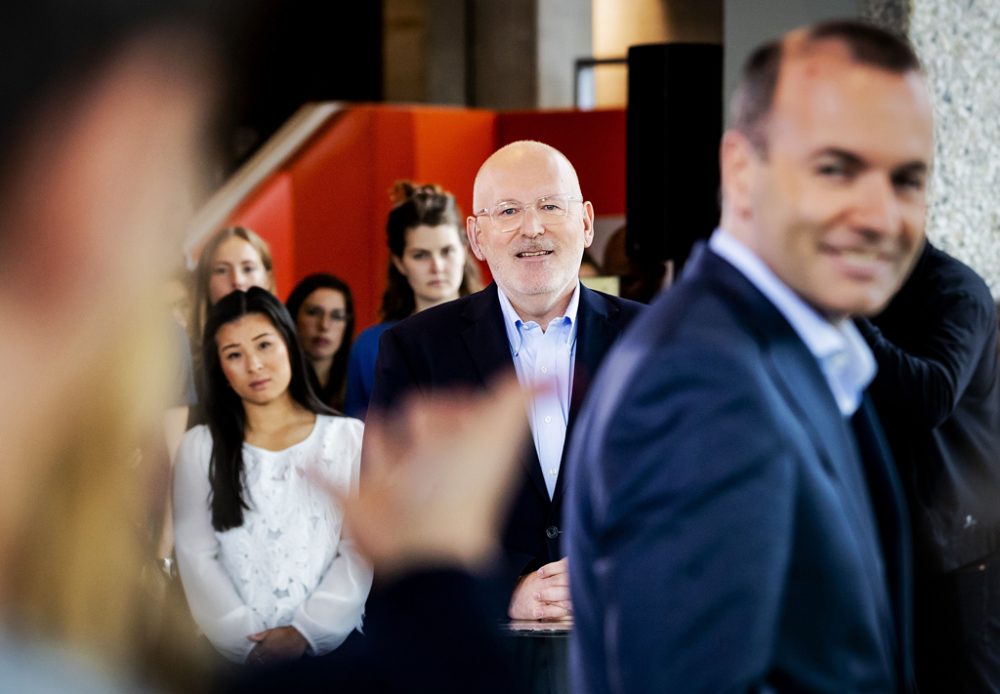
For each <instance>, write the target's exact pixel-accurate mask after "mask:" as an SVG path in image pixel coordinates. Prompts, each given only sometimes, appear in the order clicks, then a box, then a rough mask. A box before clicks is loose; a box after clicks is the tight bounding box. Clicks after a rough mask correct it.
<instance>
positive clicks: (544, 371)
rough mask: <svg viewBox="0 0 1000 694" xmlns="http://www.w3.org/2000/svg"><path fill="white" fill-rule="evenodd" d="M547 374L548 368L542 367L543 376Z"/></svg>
mask: <svg viewBox="0 0 1000 694" xmlns="http://www.w3.org/2000/svg"><path fill="white" fill-rule="evenodd" d="M548 372H549V367H547V366H543V367H542V373H543V374H547V373H548Z"/></svg>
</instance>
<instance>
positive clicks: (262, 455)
mask: <svg viewBox="0 0 1000 694" xmlns="http://www.w3.org/2000/svg"><path fill="white" fill-rule="evenodd" d="M336 430H337V427H335V426H332V422H331V421H330V420H329V419H328V418H325V417H318V418H317V422H316V428H315V429H314V430H313V432H312V433H311V434H310V435H309V437H308V438H306V439H305V440H304V441H302V442H300V443H298V444H296V445H294V446H292V447H290V448H288V449H286V450H284V451H279V452H273V451H267V450H264V449H261V448H256V447H254V446H250V445H246V444H245V445H244V446H243V463H244V471H245V475H246V477H245V480H246V482H245V489H246V492H245V496H246V498H247V501H248V504H249V506H250V510H244V512H243V525H241V526H240V527H238V528H232V529H230V530H227V531H225V532H221V533H220V532H216V537H217V538H218V540H219V560H220V562H221V563H222V566H223V567H224V568H225V570H226V572H227V573H228V574H229V576H230V577H231V578H232V580H233V584H234V585H235V586H236V590H237V592H238V593H239V595H240V597H241V598H242V599H243V601H244V602H245V603H246V604H247V605H249V606H250V608H251V609H252V610H253V611H254V612H255V613H257V615H258V616H259V617H260V618H261V620H262V621H263V623H264V625H265V628H267V629H270V628H273V627H276V626H284V625H287V624H289V623H291V621H292V618H293V616H294V614H295V610H296V609H297V608H298V607H299V605H301V604H302V603H303V602H304V601H305V599H306V598H307V597H308V596H309V595H310V594H311V593H312V592H313V590H314V589H315V588H316V586H317V585H319V582H320V580H322V578H323V576H324V574H325V573H326V570H327V569H328V568H329V566H330V563H331V562H332V561H333V559H334V557H335V556H336V550H337V546H338V544H339V543H340V532H341V527H342V525H343V513H342V511H341V510H340V509H339V508H336V507H334V505H333V504H331V503H330V501H329V499H328V497H327V496H326V495H325V493H324V492H323V491H322V490H321V489H318V488H316V486H315V484H314V483H312V482H311V481H310V480H309V478H308V477H307V476H306V474H305V471H306V470H307V469H309V468H310V467H312V466H316V467H318V469H319V472H320V474H321V475H323V476H324V477H325V478H326V479H328V480H329V481H330V482H331V483H332V484H333V485H334V486H336V487H337V488H339V489H342V490H343V491H344V492H347V491H349V490H350V486H351V465H352V460H353V458H354V457H355V456H356V455H357V451H356V450H352V449H353V448H355V446H354V445H353V443H351V442H350V441H349V439H350V437H345V436H342V435H341V436H338V435H337V434H338V432H337V431H336Z"/></svg>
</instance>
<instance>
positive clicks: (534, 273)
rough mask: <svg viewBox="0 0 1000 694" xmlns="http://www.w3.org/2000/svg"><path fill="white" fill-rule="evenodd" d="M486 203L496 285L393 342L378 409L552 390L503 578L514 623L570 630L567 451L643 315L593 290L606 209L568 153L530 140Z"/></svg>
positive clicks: (541, 401) (543, 407)
mask: <svg viewBox="0 0 1000 694" xmlns="http://www.w3.org/2000/svg"><path fill="white" fill-rule="evenodd" d="M473 202H474V208H475V213H474V214H473V215H471V216H469V218H468V219H467V221H466V231H467V234H468V238H469V244H470V246H471V248H472V252H473V253H474V254H475V256H476V257H477V258H478V259H479V260H485V261H486V263H487V264H488V265H489V268H490V271H491V273H492V274H493V279H494V281H493V283H492V284H490V285H489V286H488V287H487V288H486V289H484V290H483V291H481V292H477V293H475V294H472V295H470V296H468V297H464V298H462V299H458V300H456V301H453V302H450V303H448V304H445V305H443V306H439V307H436V308H434V309H429V310H427V311H422V312H421V313H419V314H416V315H414V316H412V317H411V318H408V319H407V320H405V321H402V322H401V323H399V324H398V325H397V326H395V327H393V328H392V329H390V330H388V331H386V333H385V334H384V335H383V337H382V341H381V343H380V346H379V356H378V363H377V365H376V375H375V389H374V392H373V395H372V407H373V408H374V409H375V410H376V411H381V413H382V414H383V415H391V413H392V410H393V407H395V406H398V405H399V404H400V403H401V402H402V400H403V399H404V396H405V395H406V394H407V393H409V392H414V391H419V392H429V391H435V390H439V389H444V388H449V387H455V386H460V387H461V386H464V387H473V388H476V389H478V388H482V387H485V386H486V385H487V384H489V383H490V382H491V381H493V380H494V379H495V378H496V377H498V376H499V375H500V374H502V373H507V372H510V371H514V372H515V373H516V374H517V376H518V378H519V380H520V381H521V383H522V384H524V385H529V386H530V385H533V384H538V383H544V384H547V386H546V387H545V388H543V389H542V390H540V391H538V392H536V394H535V395H534V397H533V398H532V401H531V406H530V407H529V412H528V419H529V424H530V426H531V434H532V436H531V440H530V441H529V442H528V444H527V445H526V446H525V450H524V452H523V466H522V467H523V472H522V475H521V476H522V479H521V481H520V483H519V490H518V491H517V493H516V495H515V499H514V503H513V505H512V507H511V510H510V514H509V516H508V520H507V523H506V525H505V528H504V531H503V534H502V537H501V554H502V562H501V569H500V571H499V572H498V574H499V576H498V579H499V580H500V581H501V586H502V588H501V589H502V590H503V592H504V602H505V603H506V612H507V616H509V617H510V618H511V619H529V620H532V619H549V620H555V619H561V618H565V617H568V616H569V615H571V614H572V606H571V604H570V598H569V575H568V568H567V562H566V559H565V556H564V553H563V551H562V548H561V542H560V540H561V535H562V529H561V526H562V521H561V515H562V498H563V489H564V479H565V476H566V475H565V469H564V468H565V465H564V456H563V453H564V443H565V442H566V441H567V435H568V432H569V431H570V430H571V429H572V427H573V421H574V419H575V416H576V413H577V411H578V410H579V407H580V403H581V401H582V400H583V396H584V395H585V393H586V391H587V387H588V386H589V384H590V382H591V381H592V379H593V377H594V374H595V373H596V371H597V368H598V366H599V365H600V363H601V361H602V359H603V358H604V355H605V354H606V353H607V351H608V349H609V348H610V346H611V345H612V343H613V342H614V341H615V340H616V339H617V337H618V335H619V334H620V333H621V331H622V330H623V329H624V327H625V326H626V325H627V324H628V323H629V321H630V320H631V319H632V318H633V317H634V316H635V315H636V314H637V313H638V311H639V309H640V308H641V304H637V303H635V302H631V301H626V300H623V299H619V298H617V297H613V296H608V295H606V294H601V293H599V292H595V291H592V290H590V289H587V288H586V287H583V286H582V285H581V284H580V282H579V279H578V272H579V269H580V261H581V258H582V256H583V251H584V249H585V248H587V247H588V246H590V244H591V242H592V240H593V236H594V208H593V205H591V203H590V202H589V201H587V200H585V199H584V197H583V195H582V193H581V190H580V183H579V180H578V178H577V175H576V171H575V170H574V169H573V166H572V164H570V162H569V160H568V159H567V158H566V157H565V156H564V155H563V154H562V153H561V152H559V151H558V150H556V149H554V148H553V147H550V146H549V145H546V144H543V143H540V142H529V141H522V142H514V143H512V144H509V145H507V146H505V147H503V148H501V149H499V150H498V151H496V152H495V153H494V154H493V155H491V156H490V157H489V158H488V159H487V160H486V162H485V163H484V164H483V165H482V167H481V168H480V170H479V173H478V174H477V176H476V180H475V185H474V190H473ZM369 426H372V424H370V425H369ZM374 426H378V423H377V421H376V423H375V424H374ZM469 464H470V465H475V464H476V461H475V460H470V461H469Z"/></svg>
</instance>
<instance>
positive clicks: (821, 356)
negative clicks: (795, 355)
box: [708, 229, 878, 417]
mask: <svg viewBox="0 0 1000 694" xmlns="http://www.w3.org/2000/svg"><path fill="white" fill-rule="evenodd" d="M708 246H709V248H711V249H712V251H714V252H715V253H716V255H718V256H720V257H721V258H723V259H724V260H727V261H728V262H729V263H730V264H732V265H733V266H734V267H735V268H736V269H737V270H739V271H740V272H741V273H742V274H743V275H744V276H745V277H746V278H747V279H748V280H749V281H750V283H751V284H753V286H755V287H757V289H759V290H760V292H761V293H762V294H763V295H764V296H766V297H767V298H768V300H770V302H771V303H772V304H774V307H775V308H777V309H778V311H779V312H780V313H781V315H783V316H784V317H785V320H787V321H788V322H789V323H790V324H791V326H792V329H793V330H795V332H796V333H797V334H798V336H799V337H800V338H801V339H802V341H803V342H804V343H805V344H806V347H807V348H808V349H809V351H810V352H812V354H813V356H814V357H816V361H818V362H819V365H820V368H821V369H822V371H823V375H824V376H825V377H826V382H827V384H829V386H830V390H831V391H832V392H833V397H834V399H835V400H836V401H837V407H839V408H840V412H841V414H843V415H844V416H845V417H850V416H851V415H853V414H854V413H855V412H856V411H857V409H858V407H859V406H860V405H861V398H862V396H863V394H864V390H865V388H867V387H868V384H870V383H871V382H872V379H874V378H875V372H876V370H877V368H878V367H877V366H876V364H875V357H874V355H873V354H872V351H871V349H870V348H869V347H868V343H867V342H865V339H864V338H863V337H862V336H861V333H860V332H859V331H858V329H857V327H855V325H854V323H853V322H851V320H850V319H848V318H845V319H842V320H839V321H837V322H836V323H831V322H830V321H829V320H827V319H826V318H825V317H824V316H821V315H820V314H819V313H817V312H816V310H815V309H814V308H812V307H811V306H809V305H808V304H807V303H806V302H804V301H803V300H802V299H801V298H800V297H799V295H798V294H796V293H795V292H793V291H792V290H791V289H790V288H789V287H788V285H786V284H785V283H784V282H782V281H781V280H780V279H778V276H777V275H775V274H774V273H773V272H772V271H771V269H770V268H769V267H768V266H767V265H766V264H764V261H762V260H761V259H760V258H758V257H757V255H756V254H754V252H753V251H751V250H750V249H749V248H747V247H746V246H745V245H744V244H743V243H742V242H741V241H739V240H738V239H736V237H734V236H733V235H732V234H729V233H728V232H726V231H725V230H724V229H716V230H715V233H713V234H712V238H711V239H709V241H708Z"/></svg>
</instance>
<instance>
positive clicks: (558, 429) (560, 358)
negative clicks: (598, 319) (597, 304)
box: [497, 283, 580, 499]
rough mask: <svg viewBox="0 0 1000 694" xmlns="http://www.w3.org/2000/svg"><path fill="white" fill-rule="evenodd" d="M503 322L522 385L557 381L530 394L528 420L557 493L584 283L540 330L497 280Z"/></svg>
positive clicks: (550, 488) (545, 474)
mask: <svg viewBox="0 0 1000 694" xmlns="http://www.w3.org/2000/svg"><path fill="white" fill-rule="evenodd" d="M497 294H498V295H499V297H500V310H501V311H502V312H503V324H504V327H505V328H506V329H507V341H508V343H509V344H510V353H511V356H512V357H513V359H514V369H515V370H516V371H517V379H518V381H520V382H521V385H522V386H525V387H530V386H533V385H535V384H538V383H553V384H554V387H553V388H545V389H544V390H543V391H542V392H540V393H538V394H536V395H535V396H534V397H533V398H532V399H531V404H530V405H529V407H528V410H529V411H528V421H529V422H530V424H531V436H532V438H533V439H534V442H535V451H536V452H537V453H538V462H539V463H540V464H541V466H542V476H543V477H544V478H545V487H546V488H547V489H548V491H549V498H550V499H551V498H552V495H553V494H554V493H555V489H556V482H557V481H558V479H559V468H560V465H561V462H562V453H563V445H564V444H565V443H566V423H567V422H568V421H569V403H570V393H572V392H573V366H574V364H575V362H576V314H577V310H578V309H579V306H580V284H579V283H577V285H576V289H574V290H573V295H572V297H570V300H569V305H568V306H567V307H566V313H565V314H564V315H562V316H558V317H556V318H553V319H552V320H551V321H549V325H548V327H547V328H545V331H544V332H543V331H542V328H541V326H539V325H538V323H536V322H535V321H528V322H527V323H525V322H524V321H522V320H521V318H520V317H519V316H518V315H517V311H515V310H514V307H513V306H512V305H511V303H510V300H509V299H508V298H507V296H506V295H505V294H504V293H503V290H502V289H500V287H499V286H497Z"/></svg>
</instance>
